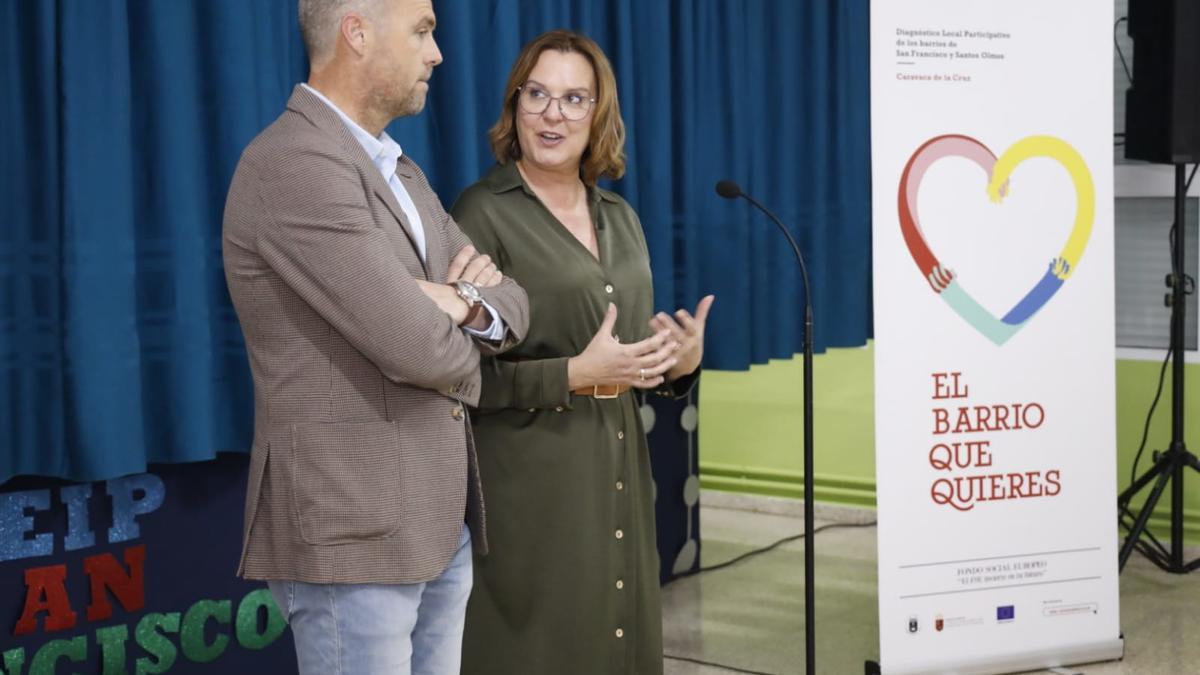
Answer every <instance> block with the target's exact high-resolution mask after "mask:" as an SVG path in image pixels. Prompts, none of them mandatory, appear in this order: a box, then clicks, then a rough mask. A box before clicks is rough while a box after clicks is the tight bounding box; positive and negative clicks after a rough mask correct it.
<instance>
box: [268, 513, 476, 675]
mask: <svg viewBox="0 0 1200 675" xmlns="http://www.w3.org/2000/svg"><path fill="white" fill-rule="evenodd" d="M471 581H472V578H471V534H470V531H469V530H467V528H466V526H463V532H462V536H461V537H460V539H459V545H458V552H457V553H455V554H454V558H453V559H452V560H451V561H450V565H449V566H448V567H447V568H446V571H445V572H442V575H441V576H440V577H438V578H437V579H434V580H433V581H429V582H425V583H420V584H309V583H304V582H301V581H271V582H269V584H268V585H269V586H270V588H271V595H272V596H273V597H274V598H275V604H277V605H279V610H280V611H281V612H283V615H284V616H285V617H287V620H288V624H290V625H291V627H292V637H293V638H295V642H296V661H297V663H298V664H299V672H300V674H301V675H316V674H318V673H319V674H321V675H360V674H361V675H377V674H379V675H382V674H387V675H392V674H396V675H410V674H415V675H455V674H457V673H458V672H459V665H460V663H461V661H462V636H463V621H464V619H465V616H466V609H467V597H468V596H469V595H470V594H471Z"/></svg>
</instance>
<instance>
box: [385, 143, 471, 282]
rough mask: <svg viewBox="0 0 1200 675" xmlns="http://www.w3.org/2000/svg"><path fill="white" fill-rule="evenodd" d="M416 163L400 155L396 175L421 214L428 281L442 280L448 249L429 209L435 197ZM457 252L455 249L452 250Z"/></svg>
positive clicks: (447, 263) (446, 266)
mask: <svg viewBox="0 0 1200 675" xmlns="http://www.w3.org/2000/svg"><path fill="white" fill-rule="evenodd" d="M415 169H416V164H414V163H413V161H412V160H411V159H409V158H408V156H407V155H403V156H401V157H400V161H399V162H397V163H396V177H397V178H399V179H400V182H401V183H402V184H403V185H404V189H405V190H407V191H408V196H409V197H411V198H412V201H413V205H415V206H416V207H417V213H418V214H419V215H420V216H421V226H422V229H423V230H424V231H425V271H426V273H427V274H428V276H429V280H430V281H438V282H441V281H444V280H445V279H446V272H447V268H448V267H449V265H450V259H449V257H448V256H449V255H450V253H451V252H450V251H446V250H444V249H445V246H444V245H443V243H442V237H441V231H440V229H439V228H438V227H437V220H436V219H435V216H434V214H433V213H432V211H431V209H430V204H429V202H430V200H431V199H436V197H435V196H434V195H433V193H432V192H431V191H430V190H429V189H428V188H427V187H426V186H425V184H424V183H423V182H422V181H421V180H420V179H419V178H418V177H417V172H416V170H415ZM454 253H457V251H454Z"/></svg>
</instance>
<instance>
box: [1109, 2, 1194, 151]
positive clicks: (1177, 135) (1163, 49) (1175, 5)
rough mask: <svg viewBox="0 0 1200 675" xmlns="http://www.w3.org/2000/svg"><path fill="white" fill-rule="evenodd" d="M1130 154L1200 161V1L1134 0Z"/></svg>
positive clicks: (1127, 99)
mask: <svg viewBox="0 0 1200 675" xmlns="http://www.w3.org/2000/svg"><path fill="white" fill-rule="evenodd" d="M1129 37H1131V38H1133V86H1131V87H1130V88H1129V89H1128V90H1127V91H1126V92H1125V156H1126V157H1127V158H1129V159H1142V160H1146V161H1149V162H1158V163H1161V164H1189V163H1193V162H1200V0H1129Z"/></svg>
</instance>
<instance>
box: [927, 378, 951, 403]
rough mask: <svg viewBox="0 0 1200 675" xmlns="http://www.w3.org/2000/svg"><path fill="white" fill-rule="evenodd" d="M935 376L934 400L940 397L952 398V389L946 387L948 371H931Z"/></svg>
mask: <svg viewBox="0 0 1200 675" xmlns="http://www.w3.org/2000/svg"><path fill="white" fill-rule="evenodd" d="M931 375H932V376H933V400H935V401H936V400H938V399H940V398H950V391H949V389H948V388H947V387H946V381H945V380H946V375H947V373H931Z"/></svg>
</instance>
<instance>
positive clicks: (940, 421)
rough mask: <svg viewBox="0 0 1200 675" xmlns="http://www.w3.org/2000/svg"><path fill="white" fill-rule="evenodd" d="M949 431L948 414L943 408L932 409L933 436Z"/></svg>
mask: <svg viewBox="0 0 1200 675" xmlns="http://www.w3.org/2000/svg"><path fill="white" fill-rule="evenodd" d="M947 431H950V413H949V412H947V411H946V409H945V408H934V409H933V435H934V436H938V435H941V434H944V433H946V432H947Z"/></svg>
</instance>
